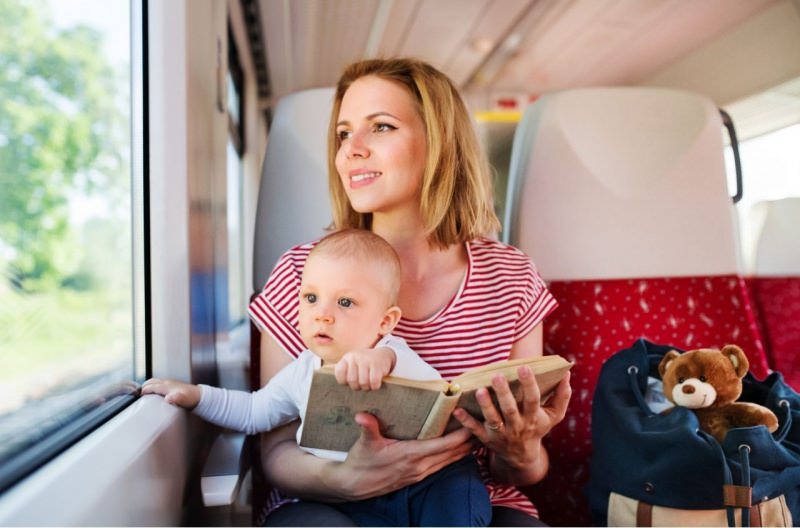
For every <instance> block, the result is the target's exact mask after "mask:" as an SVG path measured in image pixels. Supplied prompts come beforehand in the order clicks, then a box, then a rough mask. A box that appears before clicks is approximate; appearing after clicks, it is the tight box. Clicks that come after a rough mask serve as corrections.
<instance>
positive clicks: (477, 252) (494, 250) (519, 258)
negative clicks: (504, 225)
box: [469, 237, 531, 263]
mask: <svg viewBox="0 0 800 528" xmlns="http://www.w3.org/2000/svg"><path fill="white" fill-rule="evenodd" d="M469 249H470V253H471V255H472V257H473V259H475V260H486V261H490V262H491V261H500V262H506V263H510V262H530V261H531V258H530V257H529V256H528V255H526V254H525V252H524V251H522V250H521V249H519V248H517V247H514V246H511V245H509V244H505V243H503V242H500V241H499V240H495V239H492V238H488V237H481V238H476V239H474V240H472V241H470V242H469Z"/></svg>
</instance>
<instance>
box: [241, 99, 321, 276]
mask: <svg viewBox="0 0 800 528" xmlns="http://www.w3.org/2000/svg"><path fill="white" fill-rule="evenodd" d="M333 96H334V89H333V88H318V89H313V90H306V91H303V92H297V93H294V94H291V95H288V96H286V97H283V98H281V100H280V101H278V104H277V105H276V107H275V113H274V116H273V120H272V125H271V127H270V131H269V138H268V142H267V151H266V154H265V157H264V167H263V170H262V173H261V185H260V188H259V192H258V208H257V212H256V226H255V239H254V241H253V244H254V247H253V288H254V291H257V290H260V289H261V287H262V286H263V285H264V282H265V281H266V280H267V277H269V274H270V272H271V271H272V268H273V266H274V265H275V263H276V262H277V260H278V258H280V256H281V255H282V254H283V253H284V252H285V251H286V250H287V249H289V248H291V247H293V246H296V245H298V244H302V243H303V242H308V241H309V240H312V239H314V238H317V237H319V236H321V235H323V234H324V233H325V231H324V230H325V228H326V227H328V226H329V225H330V224H331V220H332V216H331V205H330V198H329V191H328V168H327V145H326V139H327V132H328V122H329V120H330V113H331V108H332V105H333Z"/></svg>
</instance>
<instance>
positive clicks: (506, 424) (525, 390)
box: [454, 366, 572, 485]
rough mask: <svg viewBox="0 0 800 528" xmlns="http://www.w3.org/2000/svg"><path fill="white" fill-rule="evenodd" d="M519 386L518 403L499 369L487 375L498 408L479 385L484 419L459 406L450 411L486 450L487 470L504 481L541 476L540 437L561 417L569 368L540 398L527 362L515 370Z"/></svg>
mask: <svg viewBox="0 0 800 528" xmlns="http://www.w3.org/2000/svg"><path fill="white" fill-rule="evenodd" d="M517 372H518V374H519V380H520V384H521V386H522V402H521V403H520V404H519V405H517V402H516V400H515V399H514V395H513V394H512V393H511V388H510V387H509V384H508V380H506V378H505V377H504V376H502V375H501V374H498V375H496V376H494V377H493V378H492V389H493V390H494V392H495V394H496V395H497V403H498V405H499V409H498V408H496V407H495V406H494V403H493V402H492V398H491V395H490V394H489V391H488V389H486V388H483V389H479V390H478V391H477V392H476V394H475V396H476V398H477V400H478V403H479V404H480V406H481V410H482V411H483V416H484V419H485V421H484V422H480V421H478V420H476V419H475V418H473V417H472V416H470V414H469V413H467V412H466V411H464V410H463V409H456V411H455V413H454V415H455V417H456V418H457V419H458V420H459V421H460V422H461V424H462V425H463V426H464V427H465V428H466V429H468V430H469V431H470V432H472V434H474V435H475V436H476V437H477V438H478V439H479V440H480V441H481V442H482V443H483V444H484V445H485V446H486V447H488V448H489V449H490V450H491V452H492V459H491V469H492V474H493V475H494V476H495V477H496V478H498V480H503V481H505V482H506V483H509V484H515V485H523V484H532V483H535V482H538V481H539V480H541V479H542V478H544V476H545V474H546V473H547V468H548V458H547V452H546V451H545V450H544V449H543V448H542V438H543V437H544V436H545V435H546V434H547V433H549V432H550V430H551V429H552V428H553V427H554V426H555V425H556V424H558V423H559V422H560V421H561V420H563V419H564V415H565V414H566V411H567V404H568V403H569V399H570V396H571V394H572V389H571V388H570V385H569V378H570V375H569V372H568V373H567V374H566V376H565V377H564V379H562V380H561V382H560V383H559V384H558V386H557V387H556V389H555V392H554V393H553V395H552V397H551V398H549V399H548V400H547V401H546V402H545V403H544V404H542V402H541V395H540V393H539V386H538V385H537V383H536V377H535V376H534V375H533V372H532V371H531V369H530V367H528V366H522V367H520V368H519V370H518V371H517Z"/></svg>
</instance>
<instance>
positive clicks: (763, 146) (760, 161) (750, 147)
mask: <svg viewBox="0 0 800 528" xmlns="http://www.w3.org/2000/svg"><path fill="white" fill-rule="evenodd" d="M797 145H800V124H795V125H792V126H788V127H785V128H782V129H780V130H776V131H774V132H769V133H767V134H764V135H761V136H757V137H754V138H751V139H748V140H746V141H743V142H741V143H740V144H739V155H740V157H741V160H742V178H743V180H744V190H745V192H744V196H743V198H742V206H743V207H744V208H746V207H749V206H751V205H752V204H754V203H756V202H759V201H762V200H778V199H781V198H787V197H790V196H800V179H798V178H797V175H798V174H800V155H798V153H797ZM725 156H726V167H727V168H728V173H729V174H728V178H729V181H730V179H731V177H732V175H731V174H730V173H731V171H733V153H732V152H731V149H730V147H728V148H726V151H725Z"/></svg>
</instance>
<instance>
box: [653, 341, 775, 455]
mask: <svg viewBox="0 0 800 528" xmlns="http://www.w3.org/2000/svg"><path fill="white" fill-rule="evenodd" d="M749 368H750V363H749V362H748V361H747V356H745V355H744V352H743V351H742V349H741V348H739V347H738V346H736V345H727V346H725V347H723V348H722V350H716V349H708V348H703V349H697V350H691V351H688V352H684V353H683V354H680V353H678V352H677V351H675V350H670V351H669V352H667V354H666V355H665V356H664V358H663V359H662V360H661V363H660V364H659V365H658V372H659V374H660V375H661V380H662V382H663V384H664V396H666V397H667V399H669V400H670V401H671V402H672V403H674V404H675V405H679V406H681V407H687V408H689V409H692V410H693V411H694V412H695V414H696V415H697V418H698V420H699V421H700V427H701V428H702V429H703V430H704V431H706V432H707V433H709V434H711V435H712V436H713V437H714V438H716V439H717V441H718V442H720V443H722V441H723V439H724V438H725V435H726V434H727V433H728V431H729V430H730V429H733V428H735V427H751V426H755V425H765V426H767V429H768V430H769V431H770V432H774V431H775V430H777V429H778V418H777V417H776V416H775V414H774V413H773V412H772V411H770V410H769V409H767V408H766V407H764V406H762V405H758V404H756V403H749V402H737V401H736V400H737V399H738V398H739V396H741V394H742V378H744V376H745V374H747V371H748V369H749ZM665 412H668V411H665Z"/></svg>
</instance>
